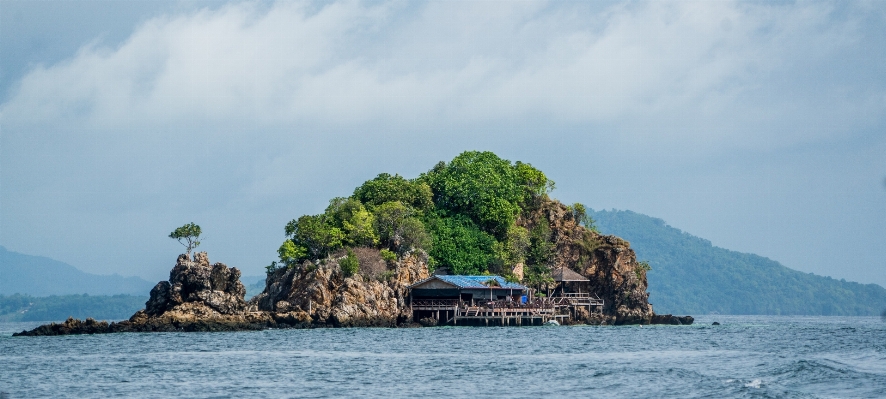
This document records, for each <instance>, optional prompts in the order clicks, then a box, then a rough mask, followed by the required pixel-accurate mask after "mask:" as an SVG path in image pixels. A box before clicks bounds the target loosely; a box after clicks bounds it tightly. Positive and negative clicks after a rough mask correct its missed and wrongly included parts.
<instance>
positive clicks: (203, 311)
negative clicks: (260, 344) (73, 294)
mask: <svg viewBox="0 0 886 399" xmlns="http://www.w3.org/2000/svg"><path fill="white" fill-rule="evenodd" d="M245 293H246V289H245V288H244V287H243V284H242V283H241V282H240V271H239V270H237V268H233V267H232V268H229V267H227V266H225V265H224V264H222V263H216V264H214V265H210V264H209V258H208V256H207V255H206V253H205V252H199V253H196V254H194V259H193V260H190V259H189V258H188V256H186V255H180V256H179V257H178V261H177V262H176V264H175V267H173V268H172V271H170V273H169V281H161V282H159V283H157V285H156V286H154V289H152V290H151V297H150V298H149V299H148V301H147V302H146V303H145V309H144V310H140V311H138V312H136V313H135V314H134V315H132V317H130V318H129V320H126V321H121V322H118V323H110V324H109V323H107V322H96V321H95V320H92V319H86V321H85V322H82V321H80V320H75V319H68V320H67V321H65V322H64V323H61V324H57V323H52V324H47V325H43V326H40V327H37V328H35V329H34V330H32V331H23V332H21V333H18V334H15V335H65V334H96V333H111V332H151V331H231V330H255V329H263V328H267V327H269V326H273V325H274V322H273V319H272V318H271V317H270V315H268V314H266V313H262V312H250V311H249V309H247V303H246V301H244V298H243V296H244V295H245Z"/></svg>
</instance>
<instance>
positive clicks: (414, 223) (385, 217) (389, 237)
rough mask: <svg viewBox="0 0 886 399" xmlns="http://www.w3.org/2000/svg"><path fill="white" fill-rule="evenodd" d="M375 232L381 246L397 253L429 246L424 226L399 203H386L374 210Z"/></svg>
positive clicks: (409, 209) (408, 208) (410, 211)
mask: <svg viewBox="0 0 886 399" xmlns="http://www.w3.org/2000/svg"><path fill="white" fill-rule="evenodd" d="M375 231H377V232H378V236H379V239H380V242H381V245H382V246H383V247H386V248H388V249H390V250H392V251H394V252H397V253H405V252H406V251H408V250H409V249H411V248H425V249H429V247H430V246H431V239H430V237H429V236H428V233H427V231H426V230H425V226H424V224H423V223H422V222H421V221H420V220H419V219H418V218H416V217H415V216H414V211H413V209H412V208H410V207H408V206H406V205H404V204H403V203H402V202H400V201H394V202H386V203H384V204H381V205H379V206H377V207H376V208H375Z"/></svg>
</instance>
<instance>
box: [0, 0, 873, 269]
mask: <svg viewBox="0 0 886 399" xmlns="http://www.w3.org/2000/svg"><path fill="white" fill-rule="evenodd" d="M884 31H886V2H883V1H867V2H866V1H856V2H730V1H707V2H663V1H653V2H628V3H621V2H617V3H615V2H611V3H610V2H531V1H520V2H517V1H514V2H492V1H484V2H426V3H425V2H383V1H373V2H290V1H287V2H279V3H276V2H196V1H187V2H180V1H132V2H108V1H102V0H92V1H83V2H77V1H64V2H53V1H40V2H37V1H9V0H0V245H3V246H5V247H6V248H7V249H8V250H11V251H16V252H21V253H26V254H31V255H40V256H47V257H51V258H54V259H57V260H60V261H63V262H66V263H69V264H71V265H74V266H76V267H78V268H80V269H81V270H84V271H87V272H91V273H99V274H111V273H118V274H121V275H124V276H140V277H143V278H145V279H148V280H152V281H154V280H163V279H166V277H167V276H168V274H167V273H168V271H169V269H170V268H171V267H172V266H173V265H174V262H175V258H176V255H177V254H179V253H181V252H183V251H182V250H183V248H182V247H181V246H180V245H179V244H178V243H177V242H176V241H175V240H172V239H170V238H168V237H167V236H168V235H169V233H170V232H171V231H172V230H173V229H174V228H176V227H178V226H181V225H183V224H185V223H188V222H194V223H197V224H199V225H200V226H201V227H202V229H203V232H204V240H203V244H202V245H201V246H200V248H199V249H201V250H206V251H208V252H209V256H210V260H211V261H213V262H216V261H220V262H224V263H226V264H228V265H229V266H236V267H238V268H240V269H241V270H242V271H243V274H244V275H260V274H262V273H263V271H264V269H263V267H264V266H265V265H267V264H269V263H270V262H271V261H272V260H274V259H275V258H276V249H277V247H278V246H279V245H280V243H281V242H282V241H283V239H284V232H283V227H284V225H285V224H286V222H287V221H289V220H291V219H294V218H297V217H298V216H300V215H303V214H315V213H319V212H322V211H323V209H324V208H325V207H326V205H327V203H328V200H329V199H330V198H332V197H336V196H347V195H350V194H351V193H352V191H353V189H354V187H356V186H357V185H359V184H360V183H362V182H363V181H365V180H368V179H371V178H373V177H374V176H376V175H377V174H379V173H382V172H388V173H399V174H401V175H403V176H406V177H408V178H412V177H416V176H418V175H419V174H420V173H421V172H424V171H426V170H428V169H430V168H431V167H432V166H433V165H434V164H436V163H437V162H438V161H448V160H450V159H452V158H453V157H454V156H456V155H457V154H459V153H460V152H462V151H466V150H488V151H493V152H495V153H496V154H498V155H499V156H501V157H503V158H505V159H509V160H512V161H516V160H520V161H523V162H528V163H531V164H532V165H534V166H536V167H537V168H539V169H541V170H542V171H544V172H545V173H546V174H547V175H548V177H550V178H551V179H553V180H555V181H556V183H557V189H556V190H555V191H554V192H553V194H552V195H553V196H554V197H556V198H559V199H560V200H562V201H564V202H567V203H572V202H582V203H584V204H586V205H587V206H588V207H590V208H593V209H596V210H600V209H613V208H614V209H629V210H632V211H635V212H639V213H643V214H647V215H650V216H654V217H658V218H662V219H664V220H665V221H666V222H667V223H668V224H670V225H672V226H674V227H677V228H680V229H682V230H683V231H686V232H688V233H690V234H693V235H696V236H699V237H703V238H706V239H709V240H711V241H712V243H713V244H714V245H717V246H720V247H724V248H728V249H731V250H736V251H741V252H751V253H756V254H759V255H762V256H766V257H768V258H771V259H774V260H777V261H779V262H781V263H782V264H784V265H785V266H788V267H790V268H793V269H796V270H801V271H804V272H811V273H815V274H820V275H825V276H831V277H834V278H838V279H841V278H845V279H846V280H850V281H858V282H861V283H876V284H880V285H883V286H886V242H884V238H886V35H884V34H883V32H884ZM638 256H639V257H640V258H642V257H643V255H642V254H638ZM653 267H654V265H653Z"/></svg>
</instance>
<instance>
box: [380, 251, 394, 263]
mask: <svg viewBox="0 0 886 399" xmlns="http://www.w3.org/2000/svg"><path fill="white" fill-rule="evenodd" d="M379 253H380V254H381V258H382V259H384V260H385V262H395V261H396V260H397V254H395V253H394V252H393V251H391V250H389V249H387V248H385V249H382V250H381V251H380V252H379Z"/></svg>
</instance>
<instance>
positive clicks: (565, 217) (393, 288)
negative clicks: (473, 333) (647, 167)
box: [15, 152, 693, 335]
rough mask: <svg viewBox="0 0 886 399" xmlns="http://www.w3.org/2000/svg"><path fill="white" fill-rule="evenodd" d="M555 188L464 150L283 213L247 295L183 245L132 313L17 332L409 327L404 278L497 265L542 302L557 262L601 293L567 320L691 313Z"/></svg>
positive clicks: (635, 320) (668, 319)
mask: <svg viewBox="0 0 886 399" xmlns="http://www.w3.org/2000/svg"><path fill="white" fill-rule="evenodd" d="M553 188H554V183H553V182H552V181H550V180H549V179H548V178H547V177H546V176H545V175H544V173H542V172H541V171H539V170H538V169H535V168H534V167H532V166H531V165H529V164H526V163H521V162H516V163H511V162H510V161H507V160H503V159H501V158H499V157H498V156H496V155H495V154H493V153H490V152H465V153H462V154H460V155H459V156H458V157H456V158H455V159H453V160H452V161H451V162H450V163H448V164H447V163H444V162H440V163H438V164H437V165H436V166H435V167H434V168H433V169H431V170H430V171H428V172H426V173H424V174H422V175H421V176H419V177H418V178H416V179H412V180H409V179H405V178H403V177H401V176H399V175H393V176H392V175H389V174H380V175H378V176H377V177H376V178H374V179H372V180H369V181H367V182H365V183H364V184H363V185H361V186H360V187H358V188H357V189H356V190H355V191H354V193H353V195H351V196H350V197H346V198H335V199H333V200H331V201H330V205H329V207H328V208H327V209H326V211H325V212H324V213H323V214H320V215H304V216H301V217H299V218H298V219H294V220H292V221H290V222H289V223H287V224H286V226H285V233H286V239H285V240H284V242H283V244H282V245H281V246H280V249H279V250H278V257H279V259H278V260H276V261H274V262H273V263H272V264H271V265H269V266H268V267H267V278H266V280H265V289H264V291H263V292H262V293H260V294H259V295H257V296H255V297H253V298H251V299H249V300H246V298H244V296H245V292H246V290H245V288H244V286H243V284H242V283H241V282H240V271H239V270H238V269H237V268H233V267H228V266H226V265H225V264H223V263H215V264H211V263H210V262H209V258H208V255H207V254H206V253H205V252H197V253H194V254H193V256H191V254H190V249H191V247H188V249H189V251H188V252H189V253H187V254H182V255H180V256H179V257H178V260H177V262H176V264H175V266H174V267H173V268H172V270H171V271H170V276H169V280H168V281H161V282H159V283H158V284H157V285H156V286H155V287H154V288H153V289H152V290H151V293H150V299H149V300H148V301H147V303H146V304H145V309H143V310H140V311H138V312H136V313H135V314H134V315H133V316H132V317H131V318H130V319H129V320H125V321H120V322H112V323H108V322H104V321H101V322H99V321H95V320H93V319H87V320H85V321H81V320H77V319H68V320H67V321H65V322H63V323H52V324H48V325H43V326H40V327H37V328H35V329H33V330H31V331H23V332H21V333H17V334H15V335H64V334H96V333H112V332H159V331H236V330H258V329H266V328H312V327H369V326H373V327H414V326H421V325H427V323H419V322H420V321H422V320H417V317H416V314H415V313H414V312H413V309H412V303H411V298H410V287H411V286H413V285H414V284H416V283H420V282H422V281H425V280H427V279H428V278H429V277H431V276H432V275H434V274H437V275H473V276H480V275H488V276H502V277H500V278H503V279H504V280H506V281H508V282H514V283H519V284H522V285H521V286H525V287H526V288H527V289H528V290H529V291H530V294H531V295H532V296H534V297H536V298H541V299H537V300H541V301H542V302H543V301H544V300H546V294H545V293H546V292H547V293H548V294H550V288H551V287H552V286H553V285H555V283H556V281H555V279H554V277H553V273H554V272H555V271H559V272H560V273H561V274H562V273H564V272H566V273H570V274H574V275H577V276H581V280H582V281H583V283H584V287H585V292H586V293H587V294H591V293H592V294H593V296H594V297H595V298H598V299H599V301H600V302H599V303H600V306H599V308H597V309H596V311H583V310H582V311H573V312H572V313H571V314H570V316H569V317H568V318H566V319H561V320H564V321H565V322H567V323H570V324H577V323H584V324H596V325H599V324H609V325H620V324H691V323H692V321H693V319H692V317H691V316H684V317H677V316H672V315H656V314H655V313H654V312H653V310H652V305H651V304H650V303H649V294H648V293H647V292H646V289H647V281H646V271H648V270H649V268H650V266H649V265H648V263H646V262H642V261H638V259H637V256H636V254H635V253H634V251H633V250H632V249H631V247H630V244H629V243H628V242H627V241H625V240H623V239H621V238H618V237H616V236H607V235H602V234H600V233H598V232H597V231H596V229H595V228H594V224H593V223H594V222H593V220H592V219H591V218H589V217H588V216H587V213H586V211H585V207H584V206H583V205H582V204H572V205H566V204H563V203H561V202H559V201H557V200H556V199H553V198H551V197H550V196H549V193H550V192H551V190H553ZM191 226H193V227H197V234H198V235H199V227H198V226H194V225H193V224H192V225H191ZM185 227H187V225H186V226H185ZM170 236H171V237H172V236H173V235H170ZM504 280H502V281H504ZM490 281H492V280H490ZM490 299H492V298H490ZM509 300H513V299H511V298H509ZM524 301H525V298H524ZM490 306H494V304H493V303H492V302H490ZM579 310H581V309H579ZM439 322H440V320H436V321H434V323H433V324H437V323H439Z"/></svg>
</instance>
